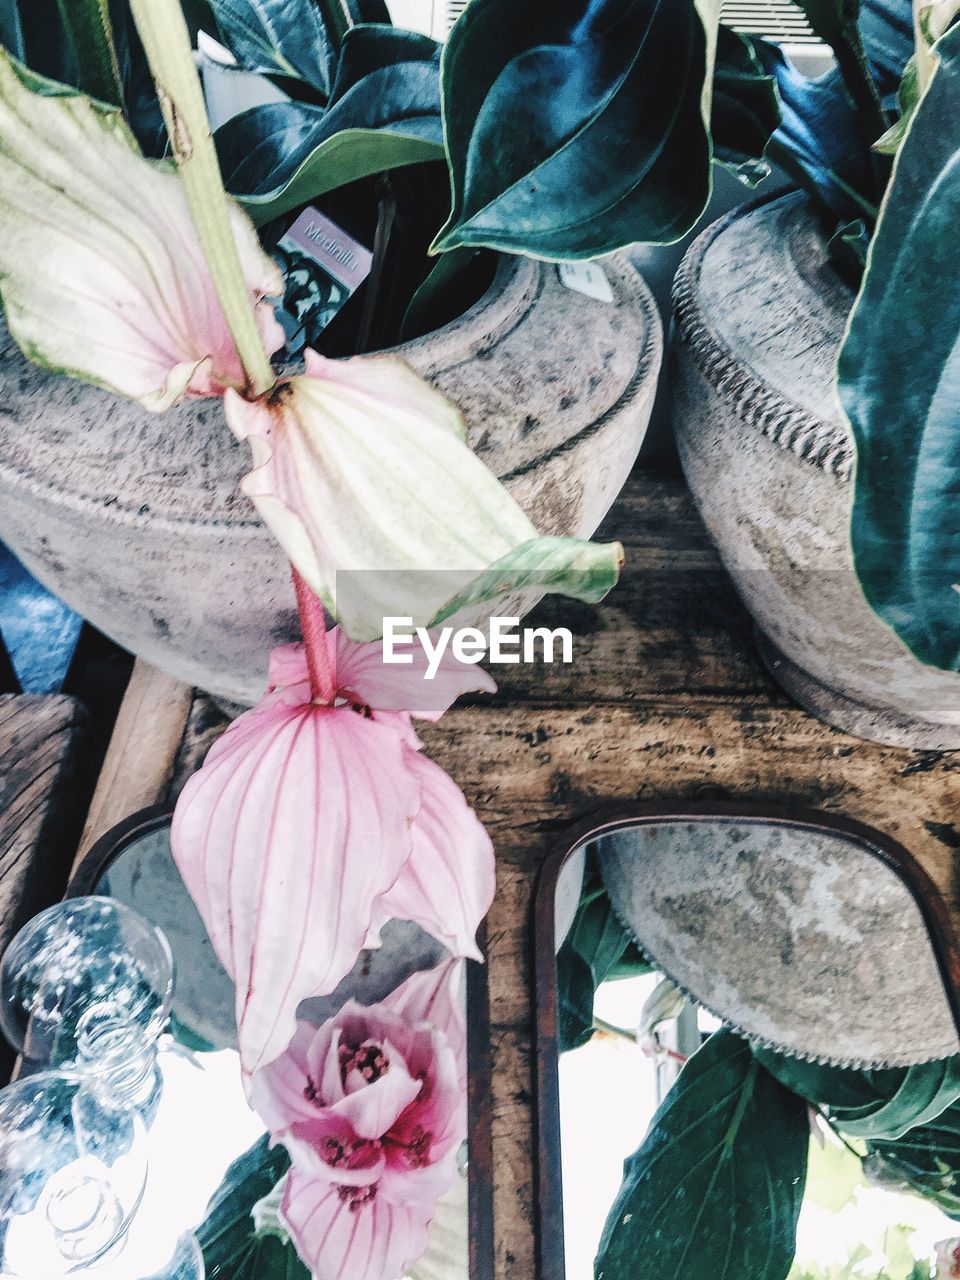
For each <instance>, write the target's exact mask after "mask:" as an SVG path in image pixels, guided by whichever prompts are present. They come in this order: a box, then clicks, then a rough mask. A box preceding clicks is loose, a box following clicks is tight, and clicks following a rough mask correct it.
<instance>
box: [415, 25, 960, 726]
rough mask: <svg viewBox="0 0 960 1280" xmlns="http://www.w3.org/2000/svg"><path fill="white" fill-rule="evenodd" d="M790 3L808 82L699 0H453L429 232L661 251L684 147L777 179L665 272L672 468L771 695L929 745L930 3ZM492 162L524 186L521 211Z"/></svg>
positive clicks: (946, 284)
mask: <svg viewBox="0 0 960 1280" xmlns="http://www.w3.org/2000/svg"><path fill="white" fill-rule="evenodd" d="M798 7H799V8H800V9H802V10H803V11H804V13H805V14H806V16H807V18H808V20H809V21H810V23H811V24H812V26H813V28H814V30H815V31H816V33H817V34H818V35H819V36H820V37H821V38H822V39H823V40H824V41H826V42H827V43H829V44H831V45H832V46H833V48H834V51H835V53H836V55H837V65H836V68H835V69H834V70H833V71H832V72H830V73H829V74H828V75H826V76H824V77H821V78H819V79H816V80H813V79H809V78H807V77H806V76H804V75H801V74H800V73H799V72H798V71H797V70H796V69H795V68H794V67H793V66H792V65H791V64H790V63H789V62H788V60H787V59H786V58H785V57H784V55H783V54H782V53H781V51H780V50H779V49H777V48H775V47H773V46H772V45H769V44H766V43H765V42H763V41H760V40H751V41H749V42H747V43H744V42H743V41H741V42H740V43H739V44H738V43H736V42H735V41H733V42H732V35H731V33H730V32H727V31H725V30H724V28H723V27H722V26H719V27H718V17H719V6H717V5H712V4H709V3H705V2H703V3H692V2H691V3H681V4H676V5H670V6H656V5H643V4H641V5H633V6H627V7H624V6H618V5H616V4H613V3H610V4H607V5H600V6H595V5H590V6H588V5H585V4H579V5H573V6H570V7H568V8H565V9H564V11H563V12H562V13H560V12H557V11H553V12H552V13H551V14H549V15H548V14H546V13H541V12H540V11H539V9H538V7H537V6H535V5H532V4H526V5H519V6H517V5H510V4H508V3H506V0H474V3H472V4H471V6H470V7H469V9H468V10H467V12H466V14H465V16H464V18H463V19H462V20H461V23H460V24H458V26H457V28H456V29H455V31H454V33H453V37H452V40H451V43H450V47H449V49H448V51H447V54H446V56H445V60H444V81H445V122H446V131H447V133H446V136H447V144H448V149H449V151H450V162H451V171H452V174H453V180H454V189H455V198H454V213H453V215H452V218H451V221H450V223H449V225H448V227H447V228H446V229H445V231H444V233H443V235H442V236H441V240H440V243H441V245H463V244H470V245H476V244H491V245H496V246H498V247H513V248H516V247H519V246H523V247H525V248H526V249H527V250H528V251H537V252H544V253H552V254H555V255H557V256H560V255H561V254H567V255H569V256H573V257H581V256H589V255H591V254H596V253H603V252H606V251H608V250H611V249H614V248H617V247H618V246H620V245H623V244H624V243H626V242H628V241H630V240H641V239H642V240H647V241H653V242H668V241H672V240H675V239H677V238H678V236H679V235H681V234H682V233H684V232H685V231H687V230H689V228H690V227H691V226H692V225H693V224H694V222H695V221H696V219H697V218H698V217H699V215H700V213H701V211H702V209H703V208H704V205H705V202H706V199H707V196H708V194H709V188H710V169H711V161H720V162H726V163H731V162H732V163H734V164H735V165H738V166H739V168H740V171H741V173H742V174H744V176H746V177H748V178H750V179H756V178H757V177H760V176H762V165H763V164H764V163H765V162H767V161H775V162H776V163H777V164H778V165H779V166H780V167H781V168H785V169H787V171H788V172H789V173H791V174H792V175H793V176H794V177H795V178H796V179H797V181H798V183H799V185H800V187H801V189H802V190H801V191H800V192H797V193H793V194H788V195H786V196H783V197H782V198H780V199H778V200H773V201H766V202H761V203H759V204H757V205H755V206H753V207H751V208H748V209H742V210H739V211H736V212H734V213H732V214H731V215H730V216H729V217H728V218H726V219H724V220H723V221H721V222H719V223H717V224H715V225H713V226H712V227H710V228H709V229H708V230H707V231H706V232H705V233H704V234H703V235H702V237H701V238H700V239H699V240H698V241H697V243H696V244H695V245H694V246H693V247H692V248H691V250H690V251H689V254H688V256H687V258H686V260H685V263H684V265H683V268H682V269H681V271H680V272H679V274H678V277H677V281H676V288H675V312H676V318H677V323H676V341H675V344H674V356H673V370H672V380H673V394H674V420H675V425H676V431H677V439H678V445H679V449H680V456H681V461H682V463H683V466H684V469H685V472H686V475H687V479H688V481H689V484H690V487H691V490H692V492H693V495H694V497H695V499H696V501H697V503H698V505H699V507H700V510H701V512H702V513H703V515H704V517H705V520H706V522H707V525H708V528H709V529H710V532H711V534H712V536H713V538H714V539H715V541H716V543H717V546H718V548H719V550H720V553H721V556H722V557H723V559H724V562H725V564H726V566H727V568H728V569H729V570H730V571H731V573H732V575H733V576H734V579H735V581H736V583H737V586H738V589H739V591H740V593H741V596H742V598H743V599H744V602H745V603H746V605H747V607H748V608H749V609H750V610H751V611H752V613H753V614H754V617H755V618H756V620H757V624H758V630H759V633H760V643H761V651H762V653H763V655H764V657H765V659H766V661H767V663H768V664H769V666H770V668H771V670H772V671H773V673H774V675H775V676H776V677H777V679H778V680H780V681H781V683H783V684H784V686H785V687H786V688H787V689H788V691H790V692H791V693H792V694H793V695H794V696H795V697H796V698H797V699H798V700H799V701H800V702H801V703H802V704H803V705H805V706H806V707H807V708H808V709H810V710H812V711H813V712H815V713H816V714H818V715H820V716H821V717H823V718H824V719H826V720H828V721H829V722H831V723H833V724H835V725H838V726H840V727H843V728H845V729H848V730H850V731H852V732H854V733H858V734H860V735H862V736H865V737H871V738H875V739H878V740H880V741H884V742H890V743H895V744H900V745H907V746H913V747H926V748H934V749H936V748H951V747H957V746H960V677H958V675H957V669H958V665H960V662H958V656H957V655H958V653H960V636H958V624H960V610H958V607H957V591H956V588H955V586H954V584H955V583H956V582H957V580H958V576H960V574H958V558H960V543H958V539H957V537H956V534H955V527H954V526H955V521H954V520H953V517H952V503H951V499H952V498H955V495H956V490H957V480H956V475H957V463H956V444H955V440H956V428H955V418H951V417H950V415H949V414H948V413H947V412H946V410H945V408H944V406H945V404H946V403H948V400H949V397H947V396H946V388H947V387H948V386H949V385H950V379H951V376H952V375H951V372H950V370H951V365H950V359H951V355H950V353H951V351H952V347H953V337H952V335H953V334H954V332H955V325H954V320H953V316H954V313H955V310H956V307H957V303H956V302H955V299H954V292H955V291H954V290H953V289H952V281H953V273H952V272H951V271H950V270H949V268H948V266H947V263H946V260H945V258H944V256H943V255H944V249H943V240H942V227H943V224H944V222H945V220H948V219H949V218H950V216H951V210H952V208H953V205H952V199H953V197H952V182H951V175H952V167H951V166H952V158H953V155H954V151H955V146H956V137H955V133H954V131H953V127H952V121H953V120H954V119H955V118H956V102H955V98H954V93H955V92H956V89H955V76H956V72H955V69H954V56H955V54H954V50H955V49H956V47H957V43H958V41H960V36H958V35H957V33H956V31H955V30H954V29H953V23H954V22H955V19H956V13H957V6H956V4H954V3H952V2H951V0H941V2H940V3H924V2H923V0H918V2H917V3H916V5H911V4H910V3H909V2H908V0H863V3H862V4H856V3H854V4H851V3H846V2H841V0H798ZM495 28H496V29H497V30H498V31H499V32H500V33H501V35H502V38H501V39H500V40H499V42H497V41H495V40H494V38H493V35H492V32H493V30H494V29H495ZM668 51H669V52H668ZM575 66H576V67H581V68H582V67H588V66H589V67H592V68H594V69H595V72H596V74H595V75H594V76H593V77H592V78H591V77H584V81H583V83H584V86H585V87H584V90H583V92H582V93H581V94H579V95H576V94H572V93H571V94H569V95H567V96H565V97H564V98H563V99H562V102H563V109H562V110H558V108H557V102H556V99H555V97H552V96H551V93H552V90H551V84H555V83H556V78H557V76H558V75H559V74H560V71H561V68H564V67H565V68H566V72H565V74H567V75H569V74H570V69H571V68H572V67H575ZM667 66H669V68H670V71H669V83H668V82H667V79H666V77H667V74H668V73H667V71H666V67H667ZM468 69H469V73H468ZM551 76H552V77H553V79H552V80H551ZM901 77H902V84H901ZM774 84H775V85H776V91H777V96H778V98H779V109H780V115H781V124H780V127H779V128H776V131H775V132H773V134H772V137H770V138H769V141H768V140H767V133H768V132H769V129H768V125H769V100H768V99H765V98H764V85H766V91H767V92H769V91H770V90H771V89H772V87H773V85H774ZM521 97H523V98H524V100H525V101H526V102H527V103H528V104H529V107H528V111H529V112H532V113H533V114H534V116H535V117H536V118H537V119H538V120H539V121H540V122H541V127H539V128H537V129H531V130H530V131H529V133H528V134H520V133H518V131H516V130H510V129H509V128H508V127H507V126H506V125H505V124H504V121H507V120H509V119H510V109H509V108H510V106H511V105H514V106H515V105H516V104H517V103H518V102H519V100H520V98H521ZM918 103H919V106H918ZM495 108H496V109H495ZM490 154H499V155H500V158H501V165H500V170H499V171H500V172H502V173H506V174H508V175H509V177H510V179H511V181H509V182H508V181H504V182H503V183H502V184H501V186H500V188H499V189H495V190H492V191H491V190H487V189H484V185H483V182H482V181H480V180H478V173H480V172H481V171H480V170H479V169H478V167H477V164H476V163H475V160H476V158H477V157H479V156H481V155H484V156H488V155H490ZM894 157H895V158H894ZM520 173H523V174H525V175H526V176H527V178H528V179H529V182H530V183H531V184H532V183H534V182H535V183H536V185H537V195H536V198H535V199H534V198H533V196H531V195H529V192H528V194H527V199H526V202H525V203H524V200H523V198H522V196H523V192H524V187H523V184H521V183H519V182H517V181H516V179H517V175H518V174H520ZM571 192H576V198H575V199H574V198H572V197H571V194H570V193H571ZM591 199H592V203H591ZM571 207H575V208H576V209H577V210H578V212H579V213H580V217H579V219H578V220H577V222H576V224H574V223H573V221H572V220H571V219H570V218H569V217H568V216H566V215H567V213H568V212H569V209H570V208H571ZM871 243H872V248H870V250H869V253H868V245H870V244H871ZM864 265H866V274H865V276H864ZM861 280H862V284H861ZM858 288H859V290H860V292H859V296H858V292H857V291H858ZM847 329H849V336H848V338H847V340H846V342H845V343H844V334H845V330H847ZM931 330H934V331H935V334H936V336H934V335H933V333H931V332H930V331H931ZM841 344H843V353H842V356H841V359H840V363H839V388H840V394H839V397H838V396H837V393H836V387H835V384H836V382H837V377H838V373H837V356H838V352H839V350H840V347H841ZM945 397H946V398H945Z"/></svg>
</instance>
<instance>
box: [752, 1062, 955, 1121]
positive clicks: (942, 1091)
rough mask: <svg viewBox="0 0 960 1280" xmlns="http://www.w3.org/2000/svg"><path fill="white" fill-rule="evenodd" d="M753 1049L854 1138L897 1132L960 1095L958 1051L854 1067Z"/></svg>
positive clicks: (785, 1082) (783, 1081) (932, 1115)
mask: <svg viewBox="0 0 960 1280" xmlns="http://www.w3.org/2000/svg"><path fill="white" fill-rule="evenodd" d="M754 1054H755V1056H756V1057H757V1059H758V1061H759V1062H761V1063H762V1064H763V1066H764V1067H765V1068H766V1070H767V1071H769V1072H770V1074H771V1075H773V1076H775V1077H776V1079H777V1080H779V1081H780V1083H781V1084H783V1085H785V1086H786V1087H787V1088H788V1089H792V1090H793V1091H794V1093H797V1094H799V1095H800V1096H801V1097H802V1098H805V1099H806V1100H807V1101H808V1102H812V1103H814V1104H815V1105H817V1106H820V1107H826V1108H828V1109H829V1113H830V1119H831V1121H832V1122H833V1123H834V1124H835V1125H836V1127H837V1128H838V1129H840V1130H842V1131H843V1132H844V1133H845V1134H847V1135H848V1136H850V1137H854V1138H897V1137H900V1135H901V1134H903V1133H905V1132H906V1131H907V1130H908V1129H911V1128H913V1127H914V1126H916V1125H924V1124H927V1123H928V1122H929V1121H931V1120H934V1119H936V1117H937V1116H938V1115H940V1113H941V1112H943V1111H945V1110H946V1109H947V1108H948V1107H951V1106H952V1105H953V1104H954V1103H955V1102H956V1101H957V1100H958V1099H960V1055H958V1056H957V1057H954V1058H944V1059H942V1060H941V1061H939V1062H927V1063H923V1064H922V1065H920V1066H916V1067H897V1068H891V1069H888V1070H884V1071H857V1070H853V1069H852V1068H847V1067H829V1066H823V1065H821V1064H819V1063H815V1062H804V1061H802V1060H801V1059H799V1058H792V1057H789V1056H788V1055H787V1054H783V1053H776V1052H774V1051H773V1050H771V1049H760V1048H755V1049H754Z"/></svg>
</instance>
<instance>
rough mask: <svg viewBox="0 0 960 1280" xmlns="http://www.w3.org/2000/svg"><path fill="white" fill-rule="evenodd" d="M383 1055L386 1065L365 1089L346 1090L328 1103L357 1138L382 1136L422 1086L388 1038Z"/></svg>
mask: <svg viewBox="0 0 960 1280" xmlns="http://www.w3.org/2000/svg"><path fill="white" fill-rule="evenodd" d="M387 1056H388V1057H389V1058H390V1067H389V1069H388V1070H387V1072H386V1073H385V1074H384V1075H382V1076H381V1077H380V1079H379V1080H376V1081H374V1083H373V1084H369V1085H367V1087H366V1088H365V1089H364V1088H361V1089H357V1090H356V1091H355V1092H353V1093H348V1094H347V1095H346V1097H344V1098H341V1100H340V1101H339V1102H336V1103H334V1105H333V1106H332V1107H331V1110H332V1111H333V1112H335V1113H336V1114H337V1115H338V1116H341V1117H342V1118H343V1119H344V1120H346V1121H348V1122H349V1124H350V1125H351V1126H352V1127H353V1130H354V1132H355V1133H356V1134H358V1136H359V1137H361V1138H369V1139H371V1140H372V1139H374V1138H380V1137H382V1136H383V1135H384V1134H385V1133H386V1132H387V1130H388V1129H390V1128H391V1126H392V1125H394V1124H395V1123H396V1120H397V1118H398V1116H400V1114H401V1113H402V1112H403V1111H405V1110H406V1108H407V1107H408V1106H409V1105H410V1103H411V1102H412V1101H413V1100H414V1098H415V1097H416V1096H417V1094H418V1093H419V1092H420V1090H421V1088H422V1084H421V1082H420V1081H419V1080H414V1078H413V1077H412V1076H411V1075H410V1072H409V1071H408V1070H407V1068H406V1065H405V1064H404V1061H403V1059H402V1057H401V1056H400V1055H399V1053H396V1052H395V1051H392V1046H390V1044H389V1041H388V1042H387Z"/></svg>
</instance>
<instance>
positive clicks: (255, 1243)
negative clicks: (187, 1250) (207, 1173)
mask: <svg viewBox="0 0 960 1280" xmlns="http://www.w3.org/2000/svg"><path fill="white" fill-rule="evenodd" d="M289 1167H290V1157H289V1156H288V1155H287V1151H286V1148H285V1147H282V1146H276V1147H273V1148H271V1147H270V1139H269V1136H268V1135H266V1134H265V1135H264V1136H263V1137H262V1138H261V1139H260V1141H259V1142H256V1143H254V1145H253V1146H252V1147H251V1148H250V1149H249V1151H245V1152H244V1153H243V1155H242V1156H239V1157H238V1158H237V1159H236V1160H234V1162H233V1164H231V1165H230V1167H229V1169H228V1170H227V1172H226V1173H225V1174H224V1176H223V1181H222V1182H221V1184H220V1186H219V1187H218V1188H217V1190H216V1192H215V1193H214V1195H213V1198H212V1199H211V1201H210V1203H209V1205H208V1206H207V1213H206V1217H205V1218H204V1220H203V1222H202V1223H201V1224H200V1226H199V1227H198V1228H197V1239H198V1241H199V1243H200V1248H201V1249H202V1251H203V1261H204V1264H205V1266H206V1274H207V1280H309V1277H310V1273H309V1271H308V1270H307V1268H306V1267H305V1266H304V1265H303V1263H302V1262H301V1261H300V1259H299V1258H298V1257H297V1252H296V1250H295V1249H294V1247H293V1245H292V1244H290V1243H284V1242H283V1241H282V1240H281V1239H279V1238H278V1237H277V1236H276V1235H259V1234H258V1233H257V1231H256V1227H255V1225H254V1220H253V1217H252V1212H253V1207H254V1205H255V1204H257V1203H258V1201H260V1200H262V1199H263V1198H264V1196H266V1195H268V1194H269V1193H270V1192H271V1191H273V1189H274V1188H275V1187H276V1185H277V1183H278V1182H279V1181H280V1179H281V1178H282V1177H283V1176H284V1175H285V1174H286V1172H287V1170H288V1169H289Z"/></svg>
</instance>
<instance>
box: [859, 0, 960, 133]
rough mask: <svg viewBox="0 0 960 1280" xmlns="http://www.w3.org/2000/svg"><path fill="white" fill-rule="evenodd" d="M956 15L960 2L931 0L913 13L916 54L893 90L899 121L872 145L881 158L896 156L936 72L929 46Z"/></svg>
mask: <svg viewBox="0 0 960 1280" xmlns="http://www.w3.org/2000/svg"><path fill="white" fill-rule="evenodd" d="M958 15H960V0H934V3H932V4H921V5H919V6H918V8H917V14H916V52H915V53H914V55H913V57H912V58H911V59H910V61H909V62H908V63H907V65H906V67H905V68H904V72H903V79H902V80H901V81H900V88H899V89H898V90H897V110H898V112H899V118H898V119H897V120H896V121H895V122H894V124H892V125H891V127H890V128H889V129H888V130H887V132H886V133H885V134H884V135H883V137H882V138H881V139H880V140H879V141H878V142H877V143H876V144H875V145H876V150H877V151H881V152H883V154H884V155H891V156H892V155H896V152H897V148H898V147H899V146H900V144H901V143H902V142H903V139H904V137H905V136H906V132H907V126H908V125H909V123H910V121H911V120H912V119H913V113H914V111H916V109H917V105H918V103H919V102H920V99H921V98H922V97H923V95H924V94H925V93H926V91H927V88H928V87H929V84H930V80H931V78H932V76H933V73H934V71H935V70H936V67H937V64H938V58H937V56H936V54H935V53H934V49H933V46H934V45H935V44H936V42H937V41H938V40H939V39H940V37H941V36H942V35H944V34H945V33H946V32H947V31H948V30H949V29H950V27H951V26H952V25H953V23H954V22H956V20H957V17H958Z"/></svg>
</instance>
